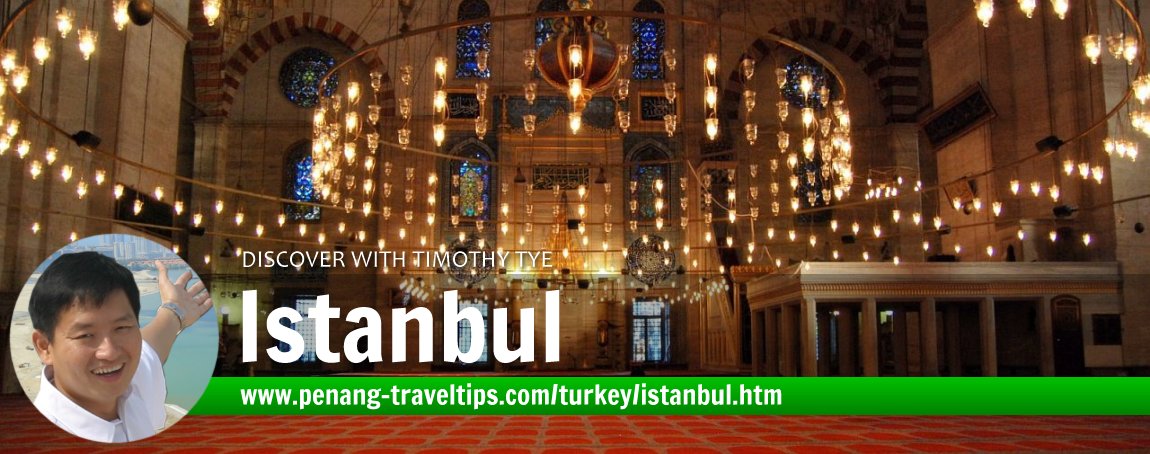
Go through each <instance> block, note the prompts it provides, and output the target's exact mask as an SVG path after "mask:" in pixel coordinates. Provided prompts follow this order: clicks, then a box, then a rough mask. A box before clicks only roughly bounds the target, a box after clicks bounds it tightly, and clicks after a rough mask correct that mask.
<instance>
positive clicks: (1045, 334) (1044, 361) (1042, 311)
mask: <svg viewBox="0 0 1150 454" xmlns="http://www.w3.org/2000/svg"><path fill="white" fill-rule="evenodd" d="M1036 304H1038V307H1037V309H1038V310H1037V313H1038V348H1039V352H1040V356H1039V358H1040V360H1039V361H1040V365H1039V370H1040V371H1041V373H1042V375H1043V376H1045V377H1052V376H1054V322H1053V319H1052V318H1051V315H1050V297H1049V296H1043V297H1042V299H1039V300H1038V302H1037V303H1036Z"/></svg>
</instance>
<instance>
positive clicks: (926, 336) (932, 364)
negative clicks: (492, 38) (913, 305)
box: [918, 298, 938, 377]
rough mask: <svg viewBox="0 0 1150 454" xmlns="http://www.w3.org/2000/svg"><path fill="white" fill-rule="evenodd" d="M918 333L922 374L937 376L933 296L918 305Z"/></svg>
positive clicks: (936, 336) (936, 331)
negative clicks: (920, 346)
mask: <svg viewBox="0 0 1150 454" xmlns="http://www.w3.org/2000/svg"><path fill="white" fill-rule="evenodd" d="M918 314H919V316H918V321H919V330H918V332H919V334H920V335H921V336H922V375H923V376H924V377H935V376H938V320H937V315H936V314H937V313H936V311H935V302H934V298H927V299H925V300H923V301H922V303H921V304H920V305H919V312H918Z"/></svg>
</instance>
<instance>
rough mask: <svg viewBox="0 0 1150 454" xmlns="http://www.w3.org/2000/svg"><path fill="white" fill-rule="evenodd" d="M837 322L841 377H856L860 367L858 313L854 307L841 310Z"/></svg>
mask: <svg viewBox="0 0 1150 454" xmlns="http://www.w3.org/2000/svg"><path fill="white" fill-rule="evenodd" d="M836 322H837V323H838V334H839V336H838V348H839V375H842V376H844V377H850V376H854V375H855V374H856V373H857V372H856V369H857V367H858V366H857V365H856V363H855V355H856V353H857V352H856V350H857V348H856V345H857V344H858V342H857V339H858V329H857V327H856V325H858V311H856V310H855V309H854V308H853V307H850V308H843V309H840V310H839V316H838V317H837V318H836Z"/></svg>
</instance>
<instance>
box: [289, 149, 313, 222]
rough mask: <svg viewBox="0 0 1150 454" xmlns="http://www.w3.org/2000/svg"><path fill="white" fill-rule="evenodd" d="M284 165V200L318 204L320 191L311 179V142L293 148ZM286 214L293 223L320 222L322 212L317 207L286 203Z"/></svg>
mask: <svg viewBox="0 0 1150 454" xmlns="http://www.w3.org/2000/svg"><path fill="white" fill-rule="evenodd" d="M284 164H285V165H284V169H285V172H284V173H285V175H284V198H287V199H292V200H295V201H299V202H318V201H319V191H316V188H315V186H314V185H313V184H312V179H311V169H312V159H311V142H301V143H300V144H298V145H296V146H295V148H292V150H291V152H290V153H288V156H287V160H286V162H285V163H284ZM284 214H286V215H287V218H288V219H290V220H292V221H318V220H319V216H320V210H319V207H316V206H309V205H297V204H292V203H286V204H284Z"/></svg>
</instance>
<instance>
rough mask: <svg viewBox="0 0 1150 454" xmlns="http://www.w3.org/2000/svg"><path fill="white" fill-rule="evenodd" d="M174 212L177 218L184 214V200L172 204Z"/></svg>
mask: <svg viewBox="0 0 1150 454" xmlns="http://www.w3.org/2000/svg"><path fill="white" fill-rule="evenodd" d="M172 211H174V212H175V213H176V216H179V215H181V214H184V201H183V200H177V201H175V202H173V203H172Z"/></svg>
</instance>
